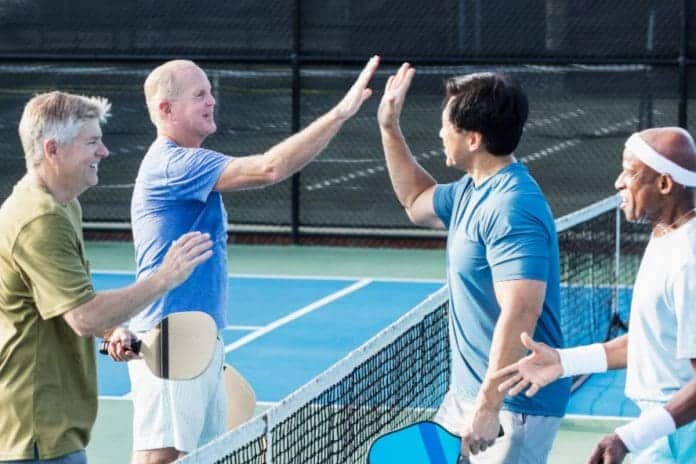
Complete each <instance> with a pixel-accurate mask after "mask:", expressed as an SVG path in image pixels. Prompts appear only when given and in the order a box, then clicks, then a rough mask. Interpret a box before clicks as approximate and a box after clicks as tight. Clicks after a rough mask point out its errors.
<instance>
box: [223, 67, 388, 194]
mask: <svg viewBox="0 0 696 464" xmlns="http://www.w3.org/2000/svg"><path fill="white" fill-rule="evenodd" d="M378 66H379V57H378V56H373V57H372V58H370V61H368V62H367V65H365V67H364V68H363V70H362V72H361V73H360V75H359V76H358V79H357V80H356V81H355V83H354V84H353V86H352V87H351V88H350V89H349V90H348V92H347V93H346V95H345V96H344V97H343V99H342V100H341V101H340V102H339V103H338V104H337V105H336V106H335V107H333V108H332V109H331V110H330V111H329V112H328V113H326V114H324V115H323V116H321V117H319V118H318V119H316V120H315V121H314V122H312V123H311V124H310V125H309V126H307V127H306V128H304V129H303V130H301V131H300V132H298V133H297V134H294V135H293V136H291V137H288V138H287V139H285V140H283V141H282V142H280V143H279V144H277V145H275V146H273V147H272V148H271V149H269V150H268V151H267V152H266V153H264V154H260V155H251V156H244V157H240V158H234V159H233V160H232V161H230V162H229V163H228V164H227V166H226V167H225V169H224V170H223V172H222V174H220V177H219V178H218V181H217V183H216V184H215V187H214V189H215V190H216V191H218V192H229V191H232V190H240V189H247V188H253V187H262V186H265V185H271V184H275V183H278V182H281V181H283V180H285V179H287V178H288V177H290V176H291V175H293V174H294V173H296V172H297V171H299V170H301V169H302V168H303V167H304V166H306V165H307V164H308V163H309V162H310V161H312V160H313V159H314V158H315V157H316V156H317V155H318V154H319V153H320V152H321V151H322V150H323V149H324V148H325V147H326V146H327V145H328V144H329V142H330V141H331V139H333V137H334V136H335V135H336V134H337V133H338V131H339V129H340V128H341V127H342V126H343V124H344V123H345V122H346V121H347V120H348V119H350V118H351V117H353V116H354V115H355V113H357V112H358V110H359V109H360V107H361V106H362V104H363V102H364V101H365V100H367V99H368V98H369V97H370V95H372V90H370V89H369V88H368V87H367V86H368V84H369V83H370V79H371V78H372V75H373V74H374V73H375V71H376V70H377V67H378Z"/></svg>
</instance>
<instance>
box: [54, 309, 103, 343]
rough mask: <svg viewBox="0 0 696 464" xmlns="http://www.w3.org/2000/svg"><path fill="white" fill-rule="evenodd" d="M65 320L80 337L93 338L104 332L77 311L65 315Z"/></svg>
mask: <svg viewBox="0 0 696 464" xmlns="http://www.w3.org/2000/svg"><path fill="white" fill-rule="evenodd" d="M63 319H64V320H65V322H66V323H67V324H68V325H69V326H70V328H71V329H72V330H73V332H75V334H77V335H78V336H80V337H93V336H96V335H98V334H100V333H101V332H102V330H101V328H100V327H97V326H96V325H95V324H92V323H90V322H89V321H87V320H86V319H85V318H84V317H83V316H82V315H80V314H79V313H77V310H72V311H70V312H68V313H66V314H64V315H63Z"/></svg>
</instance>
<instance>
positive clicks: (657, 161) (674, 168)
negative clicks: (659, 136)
mask: <svg viewBox="0 0 696 464" xmlns="http://www.w3.org/2000/svg"><path fill="white" fill-rule="evenodd" d="M626 149H628V150H630V151H631V153H633V154H634V155H636V156H637V157H638V159H640V160H641V161H642V162H643V163H645V164H647V165H648V166H650V167H651V168H653V169H654V170H655V171H657V172H659V173H660V174H669V175H670V176H672V179H674V181H675V182H676V183H678V184H681V185H683V186H685V187H696V172H694V171H689V170H688V169H684V168H683V167H681V166H679V165H678V164H677V163H674V162H672V161H670V160H668V159H667V158H665V157H664V156H663V155H661V154H660V153H658V152H657V151H655V149H654V148H653V147H651V146H650V145H648V143H647V142H646V141H645V140H643V138H642V137H641V136H640V135H638V134H637V133H636V134H633V135H631V136H630V137H629V138H628V140H626Z"/></svg>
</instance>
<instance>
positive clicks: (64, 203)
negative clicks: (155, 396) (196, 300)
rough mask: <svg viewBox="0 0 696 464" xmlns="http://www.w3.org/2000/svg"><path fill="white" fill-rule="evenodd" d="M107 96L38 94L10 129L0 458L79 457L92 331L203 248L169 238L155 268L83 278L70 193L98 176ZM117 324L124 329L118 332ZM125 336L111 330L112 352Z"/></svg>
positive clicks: (136, 304)
mask: <svg viewBox="0 0 696 464" xmlns="http://www.w3.org/2000/svg"><path fill="white" fill-rule="evenodd" d="M109 109H110V105H109V103H108V102H107V101H106V100H105V99H101V98H87V97H83V96H78V95H71V94H67V93H62V92H51V93H46V94H41V95H37V96H36V97H34V98H32V99H31V100H30V101H29V102H28V103H27V105H26V107H25V108H24V113H23V114H22V119H21V121H20V124H19V134H20V138H21V140H22V146H23V148H24V154H25V158H26V164H27V174H26V175H25V176H24V177H23V178H22V179H21V180H20V181H19V182H18V183H17V184H16V185H15V187H14V190H13V191H12V194H11V195H10V196H9V197H8V198H7V199H6V200H5V202H4V203H3V204H2V207H0V462H2V463H7V462H14V461H19V460H33V461H31V462H39V463H43V462H48V461H46V460H50V462H51V463H61V464H72V463H84V462H86V458H85V452H84V449H85V447H86V446H87V443H88V441H89V435H90V430H91V428H92V425H93V423H94V420H95V416H96V413H97V384H96V366H95V359H94V340H93V336H94V335H99V336H104V335H106V334H107V333H108V329H109V328H112V327H115V326H117V325H118V324H120V323H122V322H124V321H126V320H127V319H128V318H130V317H131V316H133V315H134V314H136V313H137V312H139V311H140V310H142V309H143V308H144V307H145V306H147V305H148V304H150V303H152V302H153V301H155V300H156V299H157V298H160V297H161V296H162V295H163V294H164V293H166V292H167V291H169V290H171V289H172V288H174V287H176V286H177V285H179V284H180V283H182V282H183V281H185V280H186V279H187V278H188V276H189V275H190V273H191V272H192V271H193V269H194V268H195V267H196V266H197V265H198V264H200V263H201V262H203V261H205V260H206V259H208V258H209V257H210V255H211V252H210V247H211V246H212V243H211V241H210V239H209V237H208V236H207V235H206V234H201V233H198V232H191V233H188V234H185V235H182V236H181V237H180V238H179V239H177V240H175V241H174V242H172V245H171V246H170V248H169V252H168V253H167V256H166V257H165V259H164V262H163V263H162V265H161V266H160V268H159V270H158V271H157V272H156V273H154V274H153V275H151V276H150V277H149V278H147V279H143V280H140V281H138V282H137V283H135V284H133V285H131V286H129V287H125V288H122V289H118V290H113V291H107V292H99V293H96V292H95V291H94V288H93V287H92V284H91V282H90V277H89V267H88V262H87V259H86V258H85V253H84V247H83V239H82V212H81V209H80V204H79V202H78V200H77V197H78V196H79V195H80V194H81V193H82V192H84V191H85V190H87V188H89V187H91V186H93V185H96V184H97V180H98V177H97V174H98V166H99V162H100V161H101V160H102V159H104V158H105V157H107V156H108V154H109V152H108V150H107V149H106V147H105V146H104V144H103V142H102V138H101V137H102V133H101V127H100V123H101V122H104V121H105V120H106V118H107V117H108V114H109ZM122 333H123V332H122ZM130 337H131V335H130V334H129V333H127V332H125V333H124V334H123V335H121V336H119V337H112V338H114V339H112V340H111V341H110V346H109V351H110V353H111V354H112V356H115V357H119V358H121V359H128V358H133V357H135V356H136V355H134V354H133V353H132V352H130V351H128V349H127V347H128V346H129V345H130Z"/></svg>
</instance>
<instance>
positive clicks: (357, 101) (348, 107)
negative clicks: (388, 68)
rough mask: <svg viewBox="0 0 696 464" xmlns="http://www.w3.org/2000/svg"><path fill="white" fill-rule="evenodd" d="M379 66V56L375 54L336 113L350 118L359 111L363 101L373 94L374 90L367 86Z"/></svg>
mask: <svg viewBox="0 0 696 464" xmlns="http://www.w3.org/2000/svg"><path fill="white" fill-rule="evenodd" d="M378 66H379V56H377V55H375V56H373V57H372V58H370V60H369V61H368V62H367V64H366V65H365V67H364V68H363V70H362V72H361V73H360V75H359V76H358V78H357V79H356V80H355V83H354V84H353V86H352V87H351V88H350V89H349V90H348V92H347V93H346V95H345V96H344V97H343V99H342V100H341V101H340V102H339V103H338V105H336V107H335V108H334V110H335V111H336V115H337V116H338V117H339V118H341V119H348V118H350V117H352V116H353V115H354V114H355V113H357V112H358V110H359V109H360V107H361V106H362V104H363V102H364V101H365V100H367V99H368V98H370V95H372V90H370V89H369V88H367V86H368V84H369V83H370V79H372V76H373V75H374V73H375V71H376V70H377V67H378Z"/></svg>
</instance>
